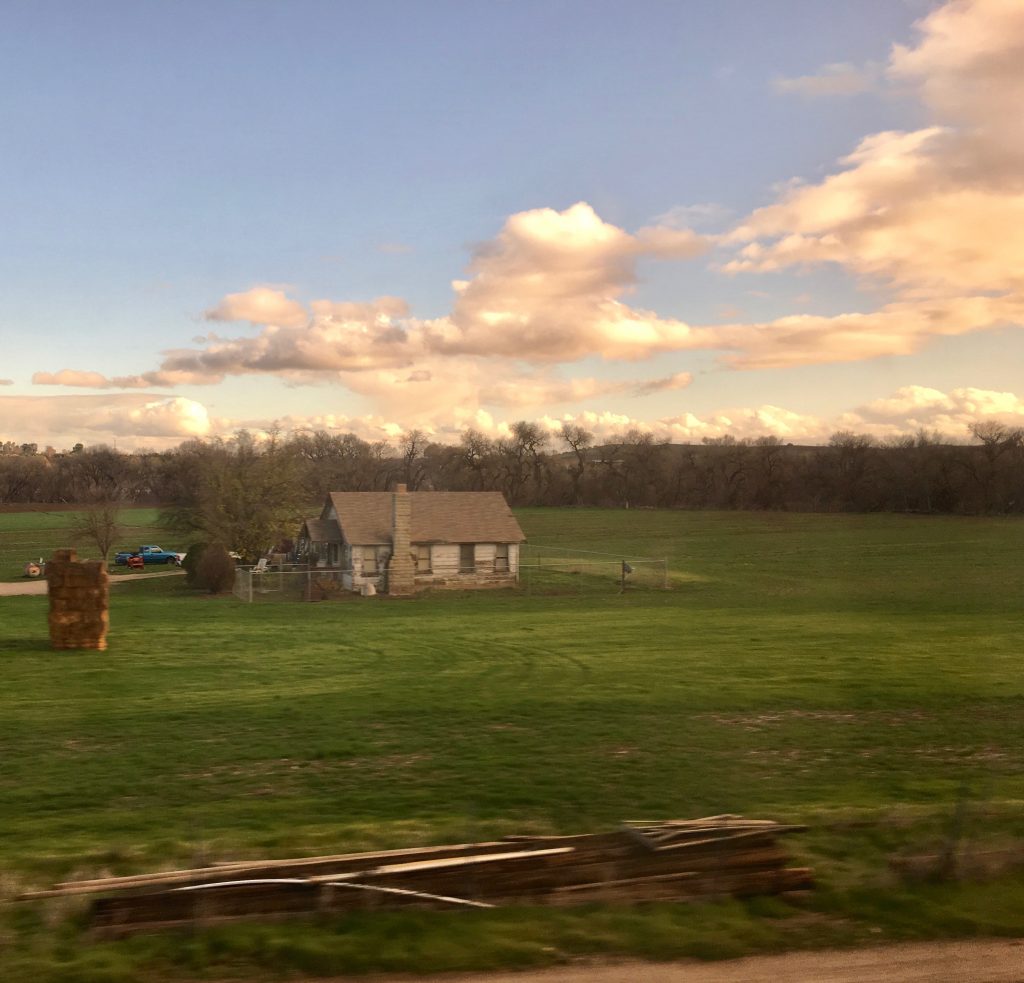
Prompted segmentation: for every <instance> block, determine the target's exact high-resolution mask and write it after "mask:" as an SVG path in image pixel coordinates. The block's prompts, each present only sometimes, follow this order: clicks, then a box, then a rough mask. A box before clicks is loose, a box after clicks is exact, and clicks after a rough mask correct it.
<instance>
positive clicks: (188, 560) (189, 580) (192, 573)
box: [181, 543, 207, 587]
mask: <svg viewBox="0 0 1024 983" xmlns="http://www.w3.org/2000/svg"><path fill="white" fill-rule="evenodd" d="M206 546H207V544H206V543H193V544H192V545H191V546H190V547H189V548H188V552H187V553H186V554H185V559H184V560H182V561H181V565H182V567H184V569H185V583H186V584H188V585H189V587H198V586H200V585H199V583H198V577H199V561H200V560H201V559H202V558H203V553H204V552H206Z"/></svg>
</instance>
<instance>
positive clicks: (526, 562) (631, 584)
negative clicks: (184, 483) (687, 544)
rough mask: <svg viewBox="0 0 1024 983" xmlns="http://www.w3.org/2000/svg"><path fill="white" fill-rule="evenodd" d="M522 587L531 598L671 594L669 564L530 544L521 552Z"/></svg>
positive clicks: (611, 554)
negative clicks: (608, 594) (649, 593)
mask: <svg viewBox="0 0 1024 983" xmlns="http://www.w3.org/2000/svg"><path fill="white" fill-rule="evenodd" d="M519 586H520V589H521V590H523V591H525V592H526V593H528V594H585V593H598V594H607V593H610V592H619V593H625V592H626V591H636V590H668V588H669V586H670V584H669V574H668V560H667V559H656V558H653V557H649V556H633V555H622V554H616V553H602V552H598V551H597V550H581V549H573V548H572V547H565V546H545V545H542V544H537V543H526V544H524V545H523V546H521V547H520V552H519Z"/></svg>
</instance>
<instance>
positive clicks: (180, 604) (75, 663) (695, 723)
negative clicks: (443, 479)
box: [0, 510, 1024, 981]
mask: <svg viewBox="0 0 1024 983" xmlns="http://www.w3.org/2000/svg"><path fill="white" fill-rule="evenodd" d="M12 518H15V517H13V516H10V515H4V516H0V524H2V527H3V528H5V529H6V530H7V531H6V532H5V533H4V536H5V537H7V536H10V535H11V530H10V526H9V523H8V520H11V519H12ZM520 519H521V522H522V524H523V526H524V529H525V530H526V533H527V535H528V536H529V538H530V539H531V541H534V542H537V543H543V544H547V545H552V546H559V545H561V546H571V547H575V548H580V549H591V550H608V551H610V552H614V553H621V554H622V555H623V556H624V557H625V558H627V559H628V558H629V557H630V556H634V557H635V556H654V557H663V556H664V557H667V558H668V559H669V568H670V571H671V576H672V581H673V584H674V587H673V589H672V590H670V591H667V592H664V591H646V590H635V591H627V592H626V593H625V594H624V595H619V594H618V593H616V592H615V590H614V589H613V588H612V586H611V584H609V588H608V590H607V591H604V590H601V591H589V592H586V593H582V594H567V595H565V596H544V595H537V594H526V593H519V594H516V593H509V592H505V593H491V594H488V593H482V594H476V595H437V596H427V597H420V598H416V599H411V600H401V601H398V600H389V599H387V598H379V599H373V600H370V599H365V600H360V601H355V600H353V601H350V602H334V603H321V604H295V605H289V604H267V605H261V604H253V605H242V604H239V603H238V602H236V601H234V600H233V599H230V598H228V599H224V598H217V599H211V598H207V597H203V596H196V595H191V594H189V593H188V592H187V591H186V590H185V589H184V587H183V585H182V583H181V582H180V580H177V579H172V580H170V581H162V580H156V581H142V582H139V583H136V584H133V585H131V586H126V587H124V588H119V589H118V592H117V593H115V594H114V595H113V597H112V611H111V622H112V627H111V636H110V649H109V651H108V652H106V653H104V654H101V655H98V654H95V653H75V654H69V653H56V652H51V651H50V650H49V648H48V647H47V642H46V625H45V613H46V600H45V598H33V597H26V598H7V599H0V660H2V665H3V676H4V685H3V687H0V754H2V757H0V762H2V764H0V828H2V829H3V836H2V837H0V878H2V879H0V889H2V891H3V893H4V894H7V895H10V894H13V893H16V892H17V891H19V890H23V889H26V888H28V887H31V886H41V885H44V884H46V883H48V882H50V881H52V880H54V879H59V878H63V877H66V876H68V875H75V876H78V875H81V876H87V875H91V874H96V873H99V872H104V871H109V872H113V873H122V872H130V871H136V870H144V869H152V868H158V867H171V866H175V865H179V864H189V863H194V862H203V861H206V860H214V859H222V858H230V857H238V856H256V855H273V856H294V855H301V854H306V853H319V852H341V851H347V850H351V849H361V848H375V847H389V846H399V845H407V844H412V843H428V842H448V841H455V840H462V839H467V838H485V837H492V836H495V835H500V834H503V833H509V832H519V833H521V832H532V831H565V832H572V831H586V830H599V829H605V828H608V827H610V826H614V824H616V823H617V822H618V821H619V820H622V819H645V818H667V817H690V816H699V815H707V814H711V813H717V812H738V813H744V814H747V815H752V816H763V817H771V818H778V819H787V820H805V821H807V822H809V823H811V824H812V829H811V831H810V832H809V833H807V834H804V835H802V836H799V837H795V838H793V839H791V840H789V841H788V843H789V845H790V846H791V847H792V848H793V849H794V850H795V851H796V852H797V854H798V859H800V860H802V861H806V862H808V863H811V864H813V865H814V866H815V867H816V868H817V870H818V874H819V879H820V882H821V887H820V889H819V891H818V892H816V895H815V897H814V898H813V899H811V900H810V901H809V902H807V903H806V904H805V906H803V907H800V908H795V907H790V906H788V905H783V904H781V903H779V902H777V901H763V900H762V901H755V902H750V903H748V904H740V903H738V902H737V903H730V904H722V905H710V906H704V907H700V908H695V907H686V906H649V907H645V908H642V909H632V910H616V909H609V908H600V907H594V906H592V907H590V908H587V909H583V910H580V911H571V912H565V911H560V912H552V911H515V912H508V911H505V912H498V913H482V914H479V915H478V914H473V915H465V914H460V915H458V916H453V915H448V914H444V915H442V914H418V915H414V914H405V915H401V916H399V915H388V916H378V917H375V918H370V917H360V918H345V919H342V918H339V919H335V920H330V921H326V922H323V923H301V924H290V925H278V926H239V927H235V928H232V929H230V930H229V929H219V930H216V931H209V932H199V933H191V934H189V935H188V937H187V938H186V937H183V936H175V935H172V936H164V937H158V938H150V939H135V940H129V941H126V942H121V943H117V944H104V945H93V944H90V943H87V942H86V940H85V937H84V936H83V934H82V929H81V920H80V917H79V915H78V914H77V911H78V909H77V908H76V907H75V906H73V905H72V906H70V907H63V906H51V907H45V906H39V907H26V906H19V907H17V908H10V907H8V909H7V911H6V912H5V913H4V914H3V915H2V917H0V977H3V978H6V979H20V978H23V977H24V978H29V976H31V977H32V978H33V979H34V980H45V979H51V978H52V979H55V980H56V979H60V980H68V979H79V978H81V979H90V980H97V981H98V980H129V979H158V978H160V975H161V973H165V974H167V975H169V976H176V975H178V976H181V975H188V974H194V973H198V972H200V971H203V972H207V973H210V974H212V975H213V976H217V975H218V974H219V975H222V976H230V975H232V974H234V975H235V976H236V977H237V976H239V975H246V978H251V977H252V976H253V975H254V974H256V973H257V972H260V973H264V972H265V973H270V974H273V973H275V972H282V973H283V972H287V971H291V970H295V971H299V972H307V973H313V974H316V973H319V974H326V973H330V972H342V971H359V970H366V971H369V970H373V969H390V968H397V969H419V968H429V969H458V968H473V967H477V966H479V967H486V966H490V965H525V964H533V963H542V962H551V961H558V960H560V959H565V958H572V957H574V956H576V955H579V954H590V953H633V954H638V955H645V956H650V957H652V958H670V957H673V956H679V955H686V954H690V955H704V956H714V955H719V956H720V955H732V954H737V953H741V952H746V951H757V950H766V949H773V948H781V947H784V946H800V945H809V944H821V943H828V942H852V941H858V940H863V939H872V940H873V939H877V938H879V937H882V938H886V937H896V938H902V937H916V936H929V935H946V934H965V933H967V934H969V933H974V932H989V933H997V932H1005V933H1019V934H1022V935H1024V879H1022V878H1021V877H1020V875H1019V874H1018V875H1014V874H1012V873H1006V874H1004V875H1002V876H1001V877H999V878H997V879H995V880H993V881H989V882H986V883H969V882H946V883H941V884H927V885H910V884H904V883H902V882H901V881H900V880H899V879H898V878H896V877H895V876H894V875H893V874H891V873H890V872H889V869H888V860H889V858H890V857H891V856H892V855H894V854H907V853H912V854H923V853H929V852H936V851H938V850H940V849H941V848H942V847H943V845H944V843H945V842H946V840H947V839H948V835H949V830H950V829H951V824H952V816H953V814H954V811H955V809H956V807H957V803H958V801H961V800H963V803H964V805H965V806H966V810H965V812H964V818H963V834H964V837H965V840H966V842H967V843H968V844H969V845H972V846H982V847H986V848H1002V847H1006V846H1008V845H1011V844H1013V843H1017V842H1019V838H1020V837H1021V836H1024V784H1022V779H1024V675H1022V673H1021V671H1020V658H1021V646H1020V638H1021V637H1022V633H1024V611H1022V605H1021V600H1022V593H1024V592H1022V588H1024V565H1022V563H1021V545H1022V542H1024V525H1022V524H1021V523H1019V522H1014V521H1011V520H1001V519H963V518H938V517H906V516H888V515H880V516H807V515H787V514H738V513H710V514H709V513H672V512H653V511H651V512H649V511H638V512H612V511H600V510H580V511H567V510H524V511H522V512H521V513H520ZM149 528H150V531H151V530H152V527H149ZM135 538H139V536H133V537H128V539H127V540H126V542H132V541H133V540H134V539H135ZM157 541H159V540H157ZM163 545H167V544H163ZM9 553H10V550H9V547H8V545H7V543H6V540H5V541H4V547H3V555H4V557H7V556H8V555H9ZM29 555H32V554H31V552H30V553H29ZM36 555H38V552H37V553H36ZM5 562H6V560H5ZM3 570H4V571H6V567H4V568H3ZM5 966H6V971H5ZM18 974H22V975H18ZM75 974H79V975H75Z"/></svg>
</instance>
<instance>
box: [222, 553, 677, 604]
mask: <svg viewBox="0 0 1024 983" xmlns="http://www.w3.org/2000/svg"><path fill="white" fill-rule="evenodd" d="M351 574H352V571H351V570H345V569H342V568H340V567H309V566H306V565H305V564H289V563H283V564H271V565H266V566H264V567H261V566H254V567H250V566H239V567H236V568H235V582H234V586H233V593H234V595H235V597H237V598H238V599H239V600H240V601H244V602H245V603H247V604H254V603H261V604H265V603H273V602H282V601H284V602H291V603H295V602H299V601H342V600H350V599H354V598H357V597H359V596H360V594H361V593H363V596H365V593H364V592H363V591H361V590H360V589H358V588H357V589H355V590H353V587H352V576H351ZM669 587H670V580H669V570H668V560H664V559H655V558H652V557H646V556H633V555H627V556H623V555H619V554H615V553H600V552H597V551H595V550H576V549H572V548H566V547H560V546H541V545H536V544H533V543H531V544H524V545H523V546H521V547H520V549H519V567H518V583H517V589H518V591H519V592H520V593H525V594H537V595H542V594H552V595H557V594H587V593H593V594H610V593H626V592H629V591H657V590H668V589H669ZM467 589H472V585H471V584H468V583H467ZM370 593H373V591H372V590H371V591H370Z"/></svg>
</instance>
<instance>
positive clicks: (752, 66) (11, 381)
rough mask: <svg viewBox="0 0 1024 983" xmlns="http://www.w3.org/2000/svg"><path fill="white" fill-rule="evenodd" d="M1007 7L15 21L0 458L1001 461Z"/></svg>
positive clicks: (1009, 296) (1018, 57)
mask: <svg viewBox="0 0 1024 983" xmlns="http://www.w3.org/2000/svg"><path fill="white" fill-rule="evenodd" d="M1022 107H1024V2H1022V0H950V2H929V0H833V2H830V3H827V4H826V3H821V2H820V0H759V2H757V3H754V2H751V0H715V2H712V0H635V2H633V3H630V4H624V3H621V2H619V0H614V2H611V0H516V2H505V0H492V2H488V3H479V2H476V0H436V2H432V3H422V2H419V0H377V2H375V3H372V4H367V3H357V2H354V0H353V2H349V0H288V2H283V0H278V2H270V0H179V2H175V3H168V2H166V0H159V2H158V0H132V2H127V0H125V2H120V0H96V2H94V3H89V4H82V3H79V2H77V0H74V2H60V0H5V2H4V3H3V4H2V5H0V442H3V441H5V440H14V441H16V442H18V443H21V442H36V443H38V444H39V445H40V447H42V446H44V445H52V446H55V447H57V448H58V449H63V448H65V447H70V446H71V445H73V444H74V443H77V442H82V443H85V444H87V445H95V444H101V443H105V444H113V445H115V446H117V447H119V448H122V449H128V450H131V449H141V448H157V449H160V448H165V447H170V446H173V445H175V444H177V443H179V442H180V441H182V440H185V439H189V438H192V437H217V436H226V435H229V434H231V433H232V432H234V431H235V430H237V429H239V428H243V427H244V428H247V429H250V430H253V431H255V432H257V433H260V432H263V431H266V430H269V429H272V428H274V427H277V428H279V429H281V430H283V431H285V432H288V431H297V430H308V429H314V430H317V429H324V430H328V431H335V432H353V433H356V434H358V435H359V436H360V437H363V438H365V439H368V440H380V439H386V440H391V441H394V440H396V439H398V438H399V437H400V436H401V434H402V433H403V432H406V431H408V430H410V429H413V428H415V429H419V430H422V431H424V432H425V433H426V434H428V435H430V436H432V437H433V438H434V439H437V440H441V441H451V440H457V439H458V436H459V434H460V433H461V432H462V431H464V430H465V429H466V428H468V427H472V428H474V429H476V430H479V431H481V432H483V433H485V434H488V435H490V436H500V435H501V434H502V433H505V432H507V428H508V425H509V424H510V423H512V422H514V421H517V420H522V419H525V420H532V421H537V422H539V423H540V424H541V425H542V426H543V427H545V428H546V429H549V430H550V431H551V432H552V433H553V434H555V433H557V431H558V430H559V428H560V427H561V426H562V424H563V423H564V422H572V423H577V424H580V425H582V426H584V427H585V428H587V429H589V430H590V431H592V432H593V433H594V434H595V436H596V437H597V438H598V439H605V438H610V437H613V436H615V435H616V434H620V433H622V432H624V431H626V430H628V429H630V428H634V427H636V428H641V429H644V430H649V431H651V432H654V433H655V434H656V435H657V436H658V437H660V438H666V439H669V440H672V441H675V442H699V441H700V440H702V439H704V438H707V437H719V436H724V435H727V434H728V435H733V436H735V437H737V438H744V437H758V436H763V435H774V436H777V437H780V438H781V439H783V440H784V441H787V442H794V443H818V442H824V441H827V440H828V438H829V436H830V434H832V433H834V432H836V431H837V430H852V431H855V432H857V433H864V434H870V435H872V436H875V437H877V438H879V439H885V438H890V437H894V436H898V435H902V434H907V433H911V434H912V433H915V432H917V431H918V430H921V429H925V430H927V431H929V432H938V433H941V434H943V435H946V436H947V437H949V438H951V439H956V440H964V439H967V436H968V431H967V427H968V425H969V424H971V423H973V422H977V421H981V420H990V419H994V420H998V421H1000V422H1005V423H1007V424H1010V425H1014V426H1020V425H1024V381H1022V379H1021V372H1020V367H1021V366H1022V364H1024V332H1022V331H1021V325H1022V324H1024V112H1022Z"/></svg>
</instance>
